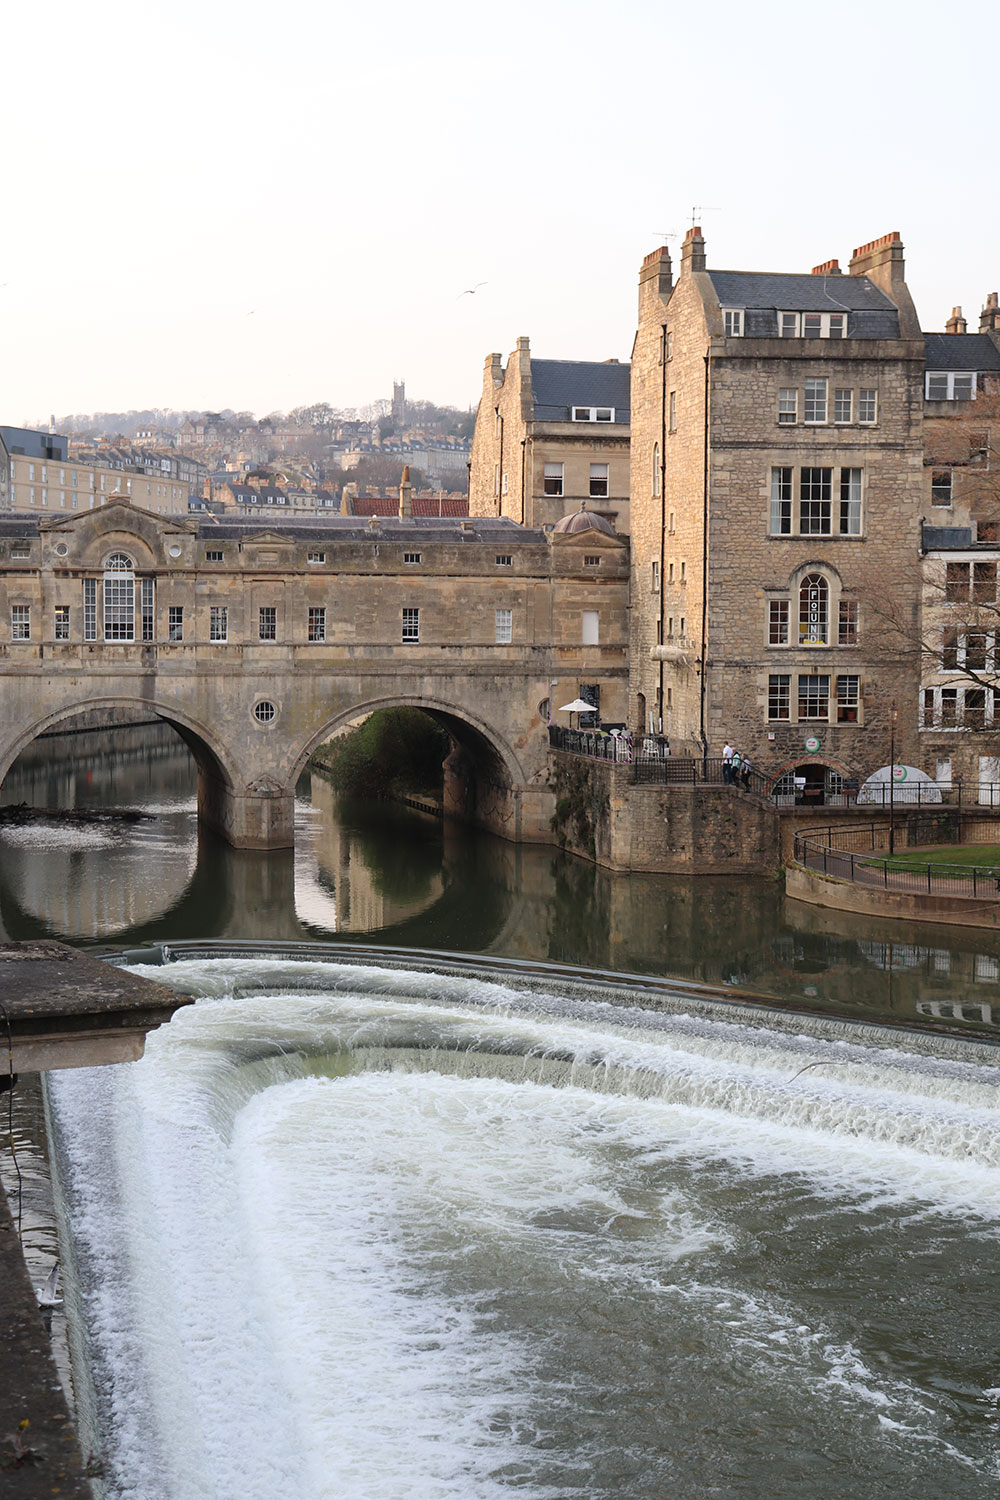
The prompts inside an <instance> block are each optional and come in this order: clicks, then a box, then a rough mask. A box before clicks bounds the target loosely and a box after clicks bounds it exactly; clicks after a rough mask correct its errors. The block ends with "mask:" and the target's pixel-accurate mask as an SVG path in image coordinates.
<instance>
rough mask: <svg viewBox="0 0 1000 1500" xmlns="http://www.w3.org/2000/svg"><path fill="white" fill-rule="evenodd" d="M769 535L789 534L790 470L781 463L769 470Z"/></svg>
mask: <svg viewBox="0 0 1000 1500" xmlns="http://www.w3.org/2000/svg"><path fill="white" fill-rule="evenodd" d="M769 530H770V534H771V536H791V532H792V470H791V468H789V467H787V466H785V465H781V466H780V467H777V468H773V469H772V470H771V521H770V527H769Z"/></svg>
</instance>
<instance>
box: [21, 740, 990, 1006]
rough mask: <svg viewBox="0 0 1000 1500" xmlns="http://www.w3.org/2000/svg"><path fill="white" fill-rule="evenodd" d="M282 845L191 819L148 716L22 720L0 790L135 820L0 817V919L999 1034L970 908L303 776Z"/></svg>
mask: <svg viewBox="0 0 1000 1500" xmlns="http://www.w3.org/2000/svg"><path fill="white" fill-rule="evenodd" d="M299 790H300V797H299V800H298V803H297V809H296V822H297V827H296V848H295V851H294V854H293V852H292V851H291V850H288V851H282V852H279V853H274V854H254V853H248V852H246V851H236V850H232V849H230V848H229V847H228V846H227V845H225V844H223V843H222V842H221V841H219V840H217V839H215V838H214V837H212V836H210V835H202V836H200V837H199V833H198V828H197V820H196V817H195V773H194V766H193V763H192V761H191V758H190V756H189V755H188V752H187V750H186V749H185V748H184V747H183V745H182V744H181V743H180V741H179V740H178V739H177V737H176V736H175V735H174V734H173V733H172V731H170V730H169V729H167V728H166V727H165V726H160V725H157V726H150V727H144V728H142V729H132V730H121V729H119V730H116V731H114V733H113V734H109V735H99V734H81V735H64V736H58V737H52V738H48V739H45V740H39V741H36V743H35V745H34V746H33V747H32V750H31V752H30V755H29V756H26V757H23V758H22V760H21V761H19V762H18V763H17V764H16V765H15V767H14V768H13V771H12V772H11V774H10V775H9V776H8V777H7V780H6V782H5V783H4V786H3V788H2V791H0V801H2V802H5V803H20V802H25V803H27V804H28V805H29V806H38V807H43V806H49V807H71V806H84V807H88V806H89V807H119V808H123V807H124V808H133V809H142V810H145V811H147V812H150V813H152V814H153V816H152V817H151V818H150V819H149V820H148V821H144V822H140V823H131V824H115V823H111V824H106V825H98V826H95V825H80V824H77V825H73V824H68V823H65V822H36V823H29V824H27V825H25V826H24V827H17V828H12V827H4V826H0V936H5V937H7V938H12V939H22V938H30V937H39V936H46V937H56V938H63V939H65V940H66V941H68V942H71V943H74V944H78V945H80V946H83V947H88V948H107V947H109V946H122V945H124V946H135V945H138V944H141V943H145V942H153V941H157V940H167V941H170V940H176V939H181V938H189V939H193V938H232V939H241V938H246V939H257V938H261V937H264V938H270V939H272V940H276V939H282V940H296V939H300V940H309V939H330V938H335V939H337V940H339V941H353V940H356V939H357V940H363V941H371V940H373V939H376V940H377V941H379V942H382V943H388V944H393V945H399V946H404V947H413V948H431V949H450V950H459V951H463V952H475V953H484V954H489V953H494V954H498V955H504V956H508V957H513V958H519V959H540V960H547V961H553V962H558V963H568V964H576V965H580V966H583V967H595V968H603V969H614V970H617V971H619V972H623V971H624V972H633V973H639V974H655V975H675V976H679V977H682V978H688V979H695V980H698V981H701V982H707V983H709V984H721V985H729V986H734V987H737V988H742V989H745V990H749V991H751V992H756V993H760V994H762V995H767V996H770V997H775V998H777V999H778V1000H780V1001H781V1002H782V1003H784V1004H787V1005H791V1006H795V1007H796V1008H800V1009H806V1010H823V1011H828V1012H834V1013H837V1014H842V1015H848V1016H855V1017H858V1018H863V1019H885V1020H895V1021H902V1022H904V1023H907V1024H932V1023H942V1024H947V1025H948V1026H951V1027H952V1028H954V1029H957V1030H960V1031H965V1032H968V1033H969V1034H979V1035H984V1036H990V1035H993V1036H997V1035H1000V952H998V947H997V943H996V940H995V938H994V937H992V936H991V935H989V934H986V933H978V932H976V931H975V930H972V929H969V930H965V931H963V930H962V929H959V928H955V927H944V926H942V927H935V926H931V925H927V924H923V923H920V924H909V923H898V922H884V921H878V920H873V919H867V918H859V917H852V916H850V915H846V914H840V913H835V912H824V911H822V910H820V909H818V908H814V907H809V906H804V905H802V904H800V903H797V902H793V901H788V900H786V898H785V896H784V894H783V892H782V890H781V888H780V885H779V884H778V882H777V881H771V880H756V881H754V880H746V879H737V880H729V879H724V878H717V879H699V880H696V881H695V880H685V879H679V878H665V877H662V876H651V875H649V876H647V875H616V874H612V873H611V872H610V871H607V870H600V869H598V868H596V867H595V866H593V865H591V864H588V863H586V862H585V861H583V860H580V859H576V858H574V857H573V856H571V855H565V854H563V853H561V852H560V851H559V850H557V849H552V848H526V847H521V848H518V847H516V846H514V845H512V844H509V843H506V842H505V841H503V840H501V839H495V838H492V837H490V836H488V835H484V834H478V833H475V832H472V831H470V830H468V829H464V828H461V827H456V826H454V825H451V824H442V823H440V822H439V821H437V820H436V819H434V818H431V817H428V816H425V815H424V814H421V813H417V812H413V811H410V810H409V809H407V808H403V807H398V806H390V805H385V804H383V805H371V804H367V805H358V804H352V803H349V802H344V801H343V800H341V799H339V798H338V797H337V796H336V795H335V793H334V792H333V791H332V790H331V788H330V786H329V784H328V783H327V782H326V781H324V780H323V779H322V778H321V777H318V776H314V777H312V778H310V777H308V776H307V777H305V778H303V782H302V784H301V786H300V789H299Z"/></svg>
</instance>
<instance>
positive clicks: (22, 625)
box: [10, 604, 31, 641]
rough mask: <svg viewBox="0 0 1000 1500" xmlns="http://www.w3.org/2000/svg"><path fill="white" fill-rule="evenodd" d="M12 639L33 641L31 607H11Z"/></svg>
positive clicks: (27, 605) (16, 605) (21, 605)
mask: <svg viewBox="0 0 1000 1500" xmlns="http://www.w3.org/2000/svg"><path fill="white" fill-rule="evenodd" d="M10 638H11V640H12V641H30V640H31V605H30V604H12V605H11V607H10Z"/></svg>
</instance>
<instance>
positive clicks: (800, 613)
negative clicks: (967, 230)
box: [631, 228, 924, 786]
mask: <svg viewBox="0 0 1000 1500" xmlns="http://www.w3.org/2000/svg"><path fill="white" fill-rule="evenodd" d="M825 308H832V309H833V310H834V315H835V316H834V318H833V319H832V320H831V317H830V314H829V313H827V312H825V311H823V309H825ZM816 309H819V311H815V310H816ZM923 368H924V349H923V342H922V337H921V334H920V329H919V325H918V323H917V319H916V313H915V311H914V309H913V305H912V302H911V300H910V297H909V293H908V291H907V289H906V284H905V280H904V274H903V260H902V246H901V245H900V243H899V239H898V236H895V235H890V236H886V237H885V239H884V240H881V241H877V242H873V244H872V245H869V246H865V247H862V249H861V250H859V251H856V252H855V256H854V258H853V259H852V261H851V266H850V275H849V276H841V275H840V273H839V270H838V268H837V266H836V263H828V264H827V265H825V266H820V267H817V268H816V270H815V271H814V272H813V273H812V275H806V276H797V275H782V276H777V275H761V276H757V275H756V274H754V273H734V272H714V271H710V270H708V269H707V264H706V255H705V246H704V240H703V238H702V235H701V231H700V229H698V228H694V229H692V230H691V231H690V232H689V233H688V235H687V237H686V239H685V242H684V246H683V250H682V261H681V268H680V275H679V277H678V279H677V281H676V282H675V281H674V278H673V273H672V266H671V262H670V257H669V254H668V252H667V251H666V250H665V249H661V250H659V251H656V252H654V254H653V255H651V256H647V258H646V260H645V262H644V264H643V267H642V271H641V274H640V287H639V320H638V331H637V336H636V343H635V348H634V351H633V359H632V496H631V510H632V520H631V539H632V601H633V608H632V632H631V665H632V687H633V694H634V696H633V699H632V711H631V717H632V722H633V723H635V724H637V725H638V724H642V725H643V727H645V728H649V727H650V725H651V724H652V726H653V727H657V726H658V724H659V721H660V719H661V717H662V725H663V730H664V732H665V733H667V734H668V735H669V737H670V740H671V744H672V748H673V750H674V752H675V753H676V752H677V751H682V752H686V753H690V754H700V753H703V752H708V753H711V754H719V753H720V752H721V750H722V747H723V744H724V743H725V741H726V740H727V739H728V740H730V741H731V742H732V743H733V744H734V745H737V746H738V747H739V748H740V749H741V750H743V751H746V752H748V753H749V755H750V757H751V759H752V761H753V762H754V763H755V764H756V765H757V767H758V768H759V769H762V770H764V771H766V772H769V773H772V774H778V773H780V772H782V771H785V770H787V771H789V772H793V771H796V772H798V773H799V774H805V775H806V777H807V779H808V780H812V781H815V782H816V783H817V784H819V785H820V786H822V785H827V786H829V785H830V784H831V777H833V778H836V777H838V776H839V777H843V778H848V777H851V776H855V775H858V774H860V773H862V772H866V771H867V769H869V768H870V769H874V768H875V767H876V766H878V765H879V764H881V763H883V762H884V761H886V760H887V759H888V748H889V724H890V713H891V704H892V703H893V702H894V701H895V702H898V703H899V705H900V707H902V705H904V704H905V705H906V706H907V707H908V708H910V707H911V706H912V704H913V703H914V702H915V693H916V676H915V668H914V664H913V663H912V661H911V662H910V663H909V664H908V665H907V664H905V663H901V661H900V659H899V656H898V654H895V655H894V654H892V653H889V652H888V651H887V650H886V648H885V643H884V634H883V632H881V631H880V630H879V629H878V627H877V623H876V619H875V615H874V613H873V612H872V611H871V610H870V609H869V608H868V607H867V605H866V598H867V596H868V595H869V594H870V592H871V591H872V590H874V589H877V588H883V587H885V586H891V588H892V589H893V591H894V594H895V596H896V598H897V599H898V600H899V601H900V602H901V605H902V607H904V608H906V609H908V610H909V611H910V612H911V614H915V612H916V610H917V608H918V604H919V594H920V582H919V565H918V564H917V557H918V553H919V547H920V520H921V513H922V509H923V505H924V472H923V471H924V465H923V433H922V418H923V402H922V390H921V385H922V380H923ZM706 567H707V570H706ZM897 730H898V732H899V734H900V739H898V740H897V743H898V744H899V745H900V748H901V749H907V748H908V749H911V750H912V749H915V741H916V734H915V731H916V721H915V715H914V714H913V713H912V712H910V713H909V714H908V715H907V716H906V719H905V721H904V719H903V717H902V715H897Z"/></svg>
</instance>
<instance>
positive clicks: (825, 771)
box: [772, 754, 858, 807]
mask: <svg viewBox="0 0 1000 1500" xmlns="http://www.w3.org/2000/svg"><path fill="white" fill-rule="evenodd" d="M857 785H858V779H857V776H856V774H855V773H854V771H852V769H851V767H850V766H848V765H846V764H845V763H844V762H843V761H839V760H833V759H832V758H830V757H828V756H822V755H816V754H813V755H809V754H806V755H804V756H803V757H802V758H801V759H797V760H790V761H786V762H785V764H784V765H783V766H780V767H779V768H778V770H777V771H776V772H775V774H774V780H773V783H772V790H773V794H774V800H775V802H776V803H777V805H778V806H779V807H782V806H784V807H792V806H796V807H846V806H847V804H848V802H849V800H850V794H851V793H852V792H853V791H856V790H857Z"/></svg>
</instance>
